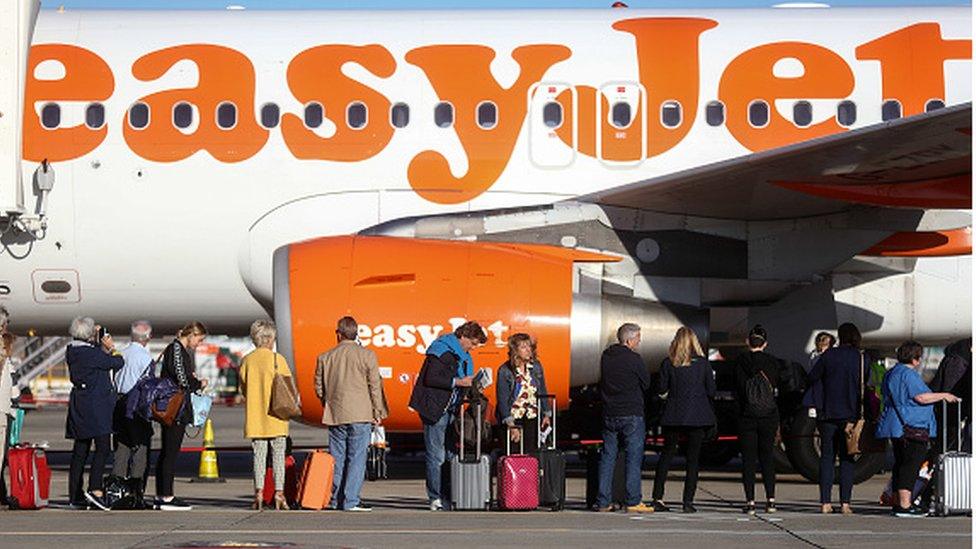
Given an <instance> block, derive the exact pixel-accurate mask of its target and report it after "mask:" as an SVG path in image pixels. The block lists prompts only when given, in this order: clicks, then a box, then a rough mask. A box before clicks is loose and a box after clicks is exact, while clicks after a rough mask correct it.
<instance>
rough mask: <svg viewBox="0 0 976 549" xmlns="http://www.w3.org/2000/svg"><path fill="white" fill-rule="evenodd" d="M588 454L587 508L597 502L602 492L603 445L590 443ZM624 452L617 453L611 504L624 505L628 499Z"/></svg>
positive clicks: (586, 452) (586, 454)
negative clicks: (601, 462)
mask: <svg viewBox="0 0 976 549" xmlns="http://www.w3.org/2000/svg"><path fill="white" fill-rule="evenodd" d="M584 453H585V456H586V508H587V509H590V508H592V507H593V505H595V504H596V497H597V495H598V494H599V493H600V456H602V455H603V445H602V444H594V445H590V446H589V447H588V448H587V449H586V450H585V451H584ZM625 461H626V460H625V459H624V452H623V451H621V452H619V453H618V454H617V464H616V465H615V466H614V468H613V487H612V488H611V490H610V504H611V505H616V506H617V507H623V506H625V505H626V501H627V486H626V483H625V482H624V480H625V479H624V473H625V469H624V462H625Z"/></svg>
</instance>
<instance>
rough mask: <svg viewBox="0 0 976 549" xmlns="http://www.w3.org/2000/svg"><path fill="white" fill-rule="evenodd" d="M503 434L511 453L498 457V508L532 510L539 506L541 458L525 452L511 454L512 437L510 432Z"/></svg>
mask: <svg viewBox="0 0 976 549" xmlns="http://www.w3.org/2000/svg"><path fill="white" fill-rule="evenodd" d="M503 436H505V442H506V444H505V448H506V453H508V454H509V455H505V456H502V457H501V458H499V459H498V508H499V509H502V510H505V511H532V510H534V509H535V508H536V507H538V506H539V460H537V459H536V458H535V457H534V456H529V455H525V454H518V455H514V456H513V455H511V450H512V448H511V446H512V443H511V438H509V434H508V433H505V434H504V435H503ZM519 441H520V443H521V442H522V441H523V439H522V438H520V439H519ZM520 451H522V452H524V451H525V450H524V448H522V449H521V450H520Z"/></svg>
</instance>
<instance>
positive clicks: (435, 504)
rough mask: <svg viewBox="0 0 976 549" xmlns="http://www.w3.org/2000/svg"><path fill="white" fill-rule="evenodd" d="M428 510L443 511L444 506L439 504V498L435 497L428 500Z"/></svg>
mask: <svg viewBox="0 0 976 549" xmlns="http://www.w3.org/2000/svg"><path fill="white" fill-rule="evenodd" d="M430 510H431V511H443V510H444V506H443V505H441V500H440V499H435V500H434V501H432V502H430Z"/></svg>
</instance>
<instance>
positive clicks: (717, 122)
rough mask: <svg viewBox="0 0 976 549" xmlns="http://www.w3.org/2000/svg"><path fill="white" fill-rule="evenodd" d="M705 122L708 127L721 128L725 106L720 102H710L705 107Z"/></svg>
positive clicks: (723, 121)
mask: <svg viewBox="0 0 976 549" xmlns="http://www.w3.org/2000/svg"><path fill="white" fill-rule="evenodd" d="M705 122H707V123H708V125H709V126H721V125H722V124H724V123H725V105H723V104H722V102H721V101H712V102H711V103H709V104H708V105H705Z"/></svg>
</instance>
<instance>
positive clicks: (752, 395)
mask: <svg viewBox="0 0 976 549" xmlns="http://www.w3.org/2000/svg"><path fill="white" fill-rule="evenodd" d="M744 409H745V412H746V413H747V414H749V415H752V416H755V417H766V416H771V415H773V414H775V413H776V411H777V407H776V397H775V396H774V395H773V384H772V383H770V382H769V378H768V377H766V373H765V372H763V371H762V370H759V371H757V372H756V373H754V374H753V375H752V377H750V378H749V379H747V380H746V402H745V407H744Z"/></svg>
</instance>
